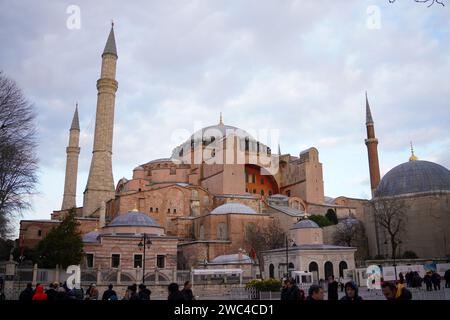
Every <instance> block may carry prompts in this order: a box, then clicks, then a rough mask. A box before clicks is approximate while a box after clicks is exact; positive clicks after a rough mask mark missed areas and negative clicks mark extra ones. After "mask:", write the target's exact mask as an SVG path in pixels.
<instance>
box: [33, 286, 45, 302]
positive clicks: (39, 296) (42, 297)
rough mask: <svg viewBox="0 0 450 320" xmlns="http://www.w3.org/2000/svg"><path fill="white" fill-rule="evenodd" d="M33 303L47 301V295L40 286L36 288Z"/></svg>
mask: <svg viewBox="0 0 450 320" xmlns="http://www.w3.org/2000/svg"><path fill="white" fill-rule="evenodd" d="M32 300H33V301H43V300H48V295H47V294H46V293H45V292H44V287H43V286H42V285H39V286H37V288H36V292H35V294H34V295H33V298H32Z"/></svg>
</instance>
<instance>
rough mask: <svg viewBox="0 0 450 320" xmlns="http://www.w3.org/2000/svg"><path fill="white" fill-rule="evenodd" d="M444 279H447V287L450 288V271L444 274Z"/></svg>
mask: <svg viewBox="0 0 450 320" xmlns="http://www.w3.org/2000/svg"><path fill="white" fill-rule="evenodd" d="M444 279H445V287H446V288H450V269H448V270H447V271H445V273H444Z"/></svg>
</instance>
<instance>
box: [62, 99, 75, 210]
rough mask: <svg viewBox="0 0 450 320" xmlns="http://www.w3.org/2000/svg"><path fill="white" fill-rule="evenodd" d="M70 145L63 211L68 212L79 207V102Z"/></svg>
mask: <svg viewBox="0 0 450 320" xmlns="http://www.w3.org/2000/svg"><path fill="white" fill-rule="evenodd" d="M69 132H70V133H69V145H68V146H67V148H66V154H67V159H66V175H65V178H64V195H63V202H62V205H61V210H68V209H71V208H74V207H76V206H77V204H76V193H77V175H78V157H79V155H80V146H79V142H80V123H79V120H78V102H77V103H76V107H75V112H74V114H73V118H72V124H71V126H70V131H69Z"/></svg>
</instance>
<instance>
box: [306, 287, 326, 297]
mask: <svg viewBox="0 0 450 320" xmlns="http://www.w3.org/2000/svg"><path fill="white" fill-rule="evenodd" d="M324 296H325V294H324V292H323V288H322V287H321V286H318V285H316V284H313V285H312V286H311V287H309V290H308V297H307V298H306V300H310V301H320V300H324Z"/></svg>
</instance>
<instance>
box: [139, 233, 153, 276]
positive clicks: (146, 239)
mask: <svg viewBox="0 0 450 320" xmlns="http://www.w3.org/2000/svg"><path fill="white" fill-rule="evenodd" d="M151 245H152V240H150V238H149V237H148V236H147V234H146V233H144V234H143V236H142V238H141V241H139V244H138V248H139V250H144V252H143V253H144V254H143V258H142V284H145V248H149V249H150V246H151Z"/></svg>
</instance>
